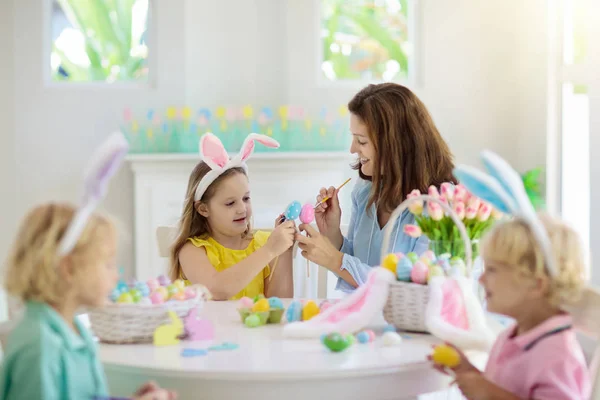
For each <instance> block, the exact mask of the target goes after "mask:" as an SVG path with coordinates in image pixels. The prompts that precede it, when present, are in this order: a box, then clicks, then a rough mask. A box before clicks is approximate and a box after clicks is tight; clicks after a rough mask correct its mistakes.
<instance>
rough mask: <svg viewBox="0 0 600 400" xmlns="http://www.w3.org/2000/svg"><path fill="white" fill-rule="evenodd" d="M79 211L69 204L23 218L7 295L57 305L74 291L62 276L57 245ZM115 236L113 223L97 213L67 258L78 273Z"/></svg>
mask: <svg viewBox="0 0 600 400" xmlns="http://www.w3.org/2000/svg"><path fill="white" fill-rule="evenodd" d="M75 211H76V208H75V207H73V206H71V205H68V204H54V203H49V204H44V205H40V206H38V207H35V208H34V209H33V210H31V211H30V212H29V213H28V214H27V215H26V216H25V218H24V219H23V222H22V223H21V227H20V228H19V231H18V233H17V236H16V239H15V243H14V245H13V248H12V250H11V254H10V256H9V259H8V265H7V268H6V276H5V282H4V284H5V287H6V290H7V292H8V293H9V294H10V295H12V296H14V297H16V298H17V299H19V300H21V301H27V300H36V301H40V302H46V303H50V304H58V303H60V301H61V299H63V298H64V295H65V293H66V292H68V291H69V290H71V288H70V287H68V285H67V283H66V282H65V280H64V279H63V278H62V277H61V276H60V272H59V268H58V265H59V262H60V261H61V257H59V256H58V246H59V243H60V240H61V239H62V237H63V235H64V234H65V232H66V230H67V227H68V226H69V223H70V222H71V220H72V219H73V217H74V215H75ZM113 234H115V228H114V225H113V223H112V222H111V221H110V220H109V219H108V218H106V217H102V216H100V215H97V214H94V215H92V216H91V217H90V219H89V220H88V222H87V224H86V226H85V229H84V230H83V232H82V233H81V236H80V237H79V240H78V241H77V244H76V245H75V247H74V248H73V250H72V251H71V252H70V253H69V254H68V255H67V257H71V258H72V259H73V263H74V264H75V265H77V269H78V270H79V271H78V273H82V272H85V268H84V267H85V266H86V265H89V264H90V260H92V259H93V258H94V257H96V256H97V255H98V250H99V247H98V244H99V243H103V240H104V239H105V238H107V237H110V235H113Z"/></svg>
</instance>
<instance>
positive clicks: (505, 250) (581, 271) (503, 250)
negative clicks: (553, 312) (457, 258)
mask: <svg viewBox="0 0 600 400" xmlns="http://www.w3.org/2000/svg"><path fill="white" fill-rule="evenodd" d="M538 217H539V219H540V221H541V222H542V224H543V226H544V227H545V229H546V232H547V234H548V237H549V239H550V245H551V248H552V256H553V257H554V263H555V264H556V266H557V268H558V271H559V273H558V276H556V277H553V276H550V275H549V274H548V271H547V270H546V268H545V263H544V255H543V252H542V249H541V247H540V245H539V244H538V241H537V240H536V238H535V236H534V235H533V234H532V232H531V228H530V227H529V225H528V224H527V223H525V222H524V221H523V220H520V219H518V218H517V219H513V220H510V221H507V222H504V223H500V224H498V225H497V226H496V227H494V228H493V229H492V231H491V232H490V233H489V234H487V235H486V236H485V237H484V238H483V239H482V242H481V254H482V256H483V258H484V259H486V260H493V261H495V262H498V263H502V264H506V265H511V266H514V268H515V272H516V273H517V274H519V276H520V277H524V278H537V277H541V276H546V277H547V278H548V281H549V283H550V287H549V290H548V300H549V302H550V304H552V305H553V306H556V307H560V306H563V305H569V304H573V303H575V302H576V301H577V300H578V299H579V297H580V295H581V292H582V290H583V288H584V286H585V283H586V281H587V279H588V270H587V268H586V263H585V254H584V250H583V244H582V242H581V238H580V237H579V235H578V234H577V232H575V230H573V228H571V227H570V226H569V225H567V224H566V223H565V222H563V221H561V220H560V219H557V218H553V217H550V216H549V215H547V214H543V213H540V214H538Z"/></svg>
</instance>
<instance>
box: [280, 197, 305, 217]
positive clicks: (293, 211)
mask: <svg viewBox="0 0 600 400" xmlns="http://www.w3.org/2000/svg"><path fill="white" fill-rule="evenodd" d="M301 210H302V204H300V202H299V201H296V200H295V201H292V202H291V203H290V205H289V206H288V207H287V209H286V210H285V214H284V215H285V218H286V219H289V220H292V221H293V220H295V219H296V218H298V217H299V216H300V211H301Z"/></svg>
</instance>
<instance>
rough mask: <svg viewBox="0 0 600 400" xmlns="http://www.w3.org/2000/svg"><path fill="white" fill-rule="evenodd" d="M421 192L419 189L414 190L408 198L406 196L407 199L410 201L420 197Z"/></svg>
mask: <svg viewBox="0 0 600 400" xmlns="http://www.w3.org/2000/svg"><path fill="white" fill-rule="evenodd" d="M420 195H421V192H420V191H419V189H414V190H413V191H412V192H410V193H409V194H408V196H406V198H407V199H412V198H413V197H417V196H420Z"/></svg>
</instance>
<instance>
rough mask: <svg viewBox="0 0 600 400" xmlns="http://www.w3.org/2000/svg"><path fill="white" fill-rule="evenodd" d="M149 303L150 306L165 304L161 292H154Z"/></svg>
mask: <svg viewBox="0 0 600 400" xmlns="http://www.w3.org/2000/svg"><path fill="white" fill-rule="evenodd" d="M150 301H151V302H152V304H162V303H164V302H165V296H163V294H162V292H160V291H158V290H156V291H154V292H152V293H151V294H150Z"/></svg>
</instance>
